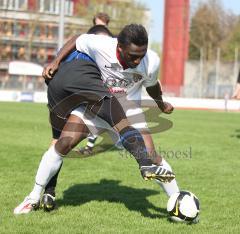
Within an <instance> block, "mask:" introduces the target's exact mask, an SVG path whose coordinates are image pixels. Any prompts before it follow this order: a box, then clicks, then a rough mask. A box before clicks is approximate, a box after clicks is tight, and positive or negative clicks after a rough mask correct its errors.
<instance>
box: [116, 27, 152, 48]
mask: <svg viewBox="0 0 240 234" xmlns="http://www.w3.org/2000/svg"><path fill="white" fill-rule="evenodd" d="M117 39H118V43H119V44H121V45H123V46H127V45H130V44H131V43H133V44H135V45H137V46H142V45H147V44H148V34H147V31H146V29H145V28H144V27H143V26H142V25H141V24H129V25H126V26H125V27H124V28H123V29H122V30H121V32H120V33H119V34H118V37H117Z"/></svg>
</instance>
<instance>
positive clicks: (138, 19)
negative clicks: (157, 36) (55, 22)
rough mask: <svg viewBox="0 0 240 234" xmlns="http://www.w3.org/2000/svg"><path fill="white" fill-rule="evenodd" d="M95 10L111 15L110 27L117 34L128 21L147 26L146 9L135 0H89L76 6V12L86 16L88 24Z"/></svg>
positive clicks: (90, 22)
mask: <svg viewBox="0 0 240 234" xmlns="http://www.w3.org/2000/svg"><path fill="white" fill-rule="evenodd" d="M82 1H83V0H82ZM97 12H105V13H107V14H108V15H109V16H110V17H111V23H110V25H109V26H110V29H111V31H112V32H113V33H115V34H117V33H118V32H119V29H121V28H122V27H123V26H124V25H126V24H129V23H139V24H143V25H145V26H148V25H146V24H148V22H149V16H148V10H147V9H146V7H145V6H144V4H141V3H139V2H137V1H134V0H133V1H111V0H91V1H89V4H81V3H80V2H79V4H78V6H77V14H78V15H79V16H81V17H83V18H86V19H87V21H88V22H89V26H90V25H91V24H92V18H93V16H94V15H95V14H96V13H97Z"/></svg>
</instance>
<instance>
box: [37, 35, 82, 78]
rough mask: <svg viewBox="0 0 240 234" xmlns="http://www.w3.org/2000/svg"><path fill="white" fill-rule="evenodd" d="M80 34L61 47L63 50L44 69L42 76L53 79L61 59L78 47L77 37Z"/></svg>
mask: <svg viewBox="0 0 240 234" xmlns="http://www.w3.org/2000/svg"><path fill="white" fill-rule="evenodd" d="M78 36H79V35H76V36H73V37H72V38H71V39H70V40H68V41H67V42H66V43H65V45H64V46H63V47H62V48H61V50H60V51H59V52H58V54H57V56H56V57H55V59H54V60H53V61H52V62H51V63H50V64H48V65H47V66H46V67H44V69H43V73H42V76H43V78H44V79H52V77H53V75H54V74H55V73H56V71H57V70H58V67H59V64H60V63H61V61H62V60H63V59H64V58H65V57H66V56H67V55H69V54H70V53H71V52H72V51H73V50H75V48H76V39H77V38H78Z"/></svg>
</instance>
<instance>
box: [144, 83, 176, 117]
mask: <svg viewBox="0 0 240 234" xmlns="http://www.w3.org/2000/svg"><path fill="white" fill-rule="evenodd" d="M146 90H147V93H148V94H149V96H150V97H151V98H152V99H154V101H155V102H156V103H157V105H158V108H159V109H160V110H161V111H162V112H163V113H165V114H171V113H172V111H173V109H174V108H173V106H172V105H171V104H170V103H168V102H164V101H163V99H162V89H161V86H160V84H159V82H158V83H157V84H156V85H154V86H150V87H147V88H146Z"/></svg>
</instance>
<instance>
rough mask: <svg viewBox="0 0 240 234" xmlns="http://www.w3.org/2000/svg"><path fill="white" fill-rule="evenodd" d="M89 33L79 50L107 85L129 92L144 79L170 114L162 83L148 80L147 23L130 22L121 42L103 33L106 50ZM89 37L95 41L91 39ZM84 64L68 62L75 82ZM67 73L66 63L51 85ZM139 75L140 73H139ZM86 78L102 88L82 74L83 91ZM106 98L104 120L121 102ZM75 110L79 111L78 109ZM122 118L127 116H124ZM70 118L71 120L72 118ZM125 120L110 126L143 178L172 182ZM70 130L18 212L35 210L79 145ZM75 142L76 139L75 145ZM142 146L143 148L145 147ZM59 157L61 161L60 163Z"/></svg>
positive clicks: (18, 208) (103, 110) (160, 164)
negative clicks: (164, 99)
mask: <svg viewBox="0 0 240 234" xmlns="http://www.w3.org/2000/svg"><path fill="white" fill-rule="evenodd" d="M89 36H91V38H87V37H85V35H83V36H80V37H79V38H78V40H77V44H76V45H77V49H79V50H80V51H81V52H84V53H86V54H87V55H89V56H91V57H92V59H93V60H94V61H95V62H96V64H97V65H98V67H99V69H100V70H101V75H102V79H103V81H104V82H105V85H107V86H108V88H109V89H111V88H115V86H114V87H113V86H111V84H112V82H114V83H117V84H118V88H120V89H123V90H124V91H127V89H128V88H130V87H132V88H134V86H135V85H138V83H139V82H143V83H144V85H145V87H147V91H148V93H149V94H150V96H151V97H153V99H154V100H155V102H156V103H157V105H158V107H159V108H160V109H161V110H162V111H163V112H165V113H170V112H171V111H172V110H173V108H172V106H171V105H170V104H168V103H165V102H163V100H162V96H161V94H162V93H161V89H160V85H159V83H158V82H155V83H153V81H152V80H151V79H147V73H146V71H147V70H146V69H147V67H146V63H147V60H146V59H147V56H145V55H146V52H147V33H146V30H145V29H144V27H143V26H141V25H134V24H132V25H127V26H126V27H124V29H123V30H122V31H121V32H120V34H119V36H118V42H117V40H116V39H113V40H112V41H108V39H109V38H108V37H103V36H99V38H98V40H102V43H104V44H102V45H104V46H103V49H102V50H101V49H100V47H99V48H98V46H99V45H100V44H98V46H96V45H97V44H96V40H95V39H94V37H92V36H94V35H89ZM95 37H96V39H97V36H95ZM89 39H90V40H91V41H89ZM87 41H88V42H89V45H88V43H87ZM92 42H93V44H92ZM79 43H80V44H81V45H80V44H79ZM105 43H108V45H109V47H108V46H105V45H106V44H105ZM90 44H91V45H90ZM114 47H115V50H114ZM98 50H99V52H98ZM114 51H115V53H114ZM64 53H65V52H63V51H62V54H61V53H60V56H59V58H60V60H59V61H61V59H62V58H63V57H64V56H65V55H64ZM67 53H68V52H67ZM61 56H62V57H61ZM59 58H58V59H59ZM81 63H82V64H84V63H83V62H81ZM81 63H79V64H78V62H75V61H74V62H73V63H72V64H70V65H69V64H67V65H66V66H67V68H66V69H67V71H68V72H69V79H70V80H71V79H73V81H75V80H74V79H76V77H75V76H76V71H75V70H73V71H72V72H73V73H70V72H71V68H72V69H73V68H75V67H74V66H76V64H77V65H81ZM68 66H69V67H68ZM91 66H93V64H91ZM69 69H70V70H69ZM76 69H77V70H78V69H79V68H76ZM67 74H68V73H66V70H65V67H64V66H62V67H60V69H59V71H58V72H57V73H56V77H55V79H53V80H52V81H51V82H50V85H51V84H52V83H53V84H54V83H58V85H59V84H61V81H64V80H63V76H64V75H65V76H66V75H67ZM135 74H136V75H137V76H135ZM82 75H83V74H82ZM149 78H151V77H149ZM65 80H68V79H66V78H65ZM86 81H87V83H88V85H87V84H86V86H87V88H90V87H92V85H95V84H98V86H96V87H97V88H100V86H99V84H100V83H99V81H97V82H96V78H94V79H93V81H91V80H89V82H90V85H89V82H88V80H87V79H85V78H83V77H81V79H79V80H78V82H79V84H78V86H79V87H81V88H82V89H83V90H86V87H84V86H83V82H86ZM91 82H92V84H91ZM50 85H49V86H50ZM56 87H57V86H56ZM94 87H95V86H94ZM57 88H58V87H57ZM72 88H75V87H72ZM102 89H104V88H103V87H102ZM102 89H101V90H100V91H101V92H100V91H99V90H97V91H98V94H99V95H100V94H101V95H102ZM50 91H51V92H52V96H50V104H51V102H54V101H56V99H58V96H54V89H50ZM71 91H72V90H71ZM104 93H106V91H105V89H104ZM64 95H65V94H64ZM108 95H109V94H108ZM104 97H105V96H104ZM104 97H103V98H104ZM103 98H101V99H99V101H103V100H104V101H103V102H101V104H102V105H103V108H102V112H103V113H97V114H98V115H99V116H100V117H103V119H104V117H106V115H107V112H108V111H109V110H110V111H111V108H113V109H114V107H115V106H114V105H113V104H117V103H116V98H115V99H114V98H113V101H114V102H112V106H110V109H109V105H106V104H105V102H109V101H108V100H109V99H110V100H112V99H111V96H110V97H109V99H108V98H107V99H103ZM60 100H62V99H61V98H60ZM68 104H71V103H69V102H68ZM75 104H76V103H75ZM80 104H81V103H80ZM118 108H120V107H118ZM92 109H94V108H92ZM92 109H91V110H92ZM54 110H55V109H54ZM57 110H58V111H61V110H62V109H57ZM74 111H75V112H77V111H78V110H77V109H75V110H74ZM58 114H59V112H58ZM118 114H121V112H119V113H118ZM111 115H112V118H114V119H115V120H116V119H117V116H116V113H115V112H114V110H112V111H111ZM107 117H108V118H106V119H104V120H106V121H107V122H108V123H110V122H111V121H108V120H109V113H108V115H107ZM70 119H74V117H73V116H72V115H71V116H70ZM122 119H124V116H123V118H122ZM74 120H76V119H74ZM67 121H69V119H68V120H67ZM116 121H117V120H116ZM73 122H74V123H75V121H73ZM77 123H80V121H79V120H77ZM123 123H124V121H123V122H122V120H119V119H118V121H117V123H116V122H113V123H112V124H110V125H111V126H113V127H115V129H116V130H118V132H119V134H120V135H122V139H123V141H122V143H123V145H124V147H125V148H127V149H128V150H129V151H130V152H131V150H132V153H133V156H134V157H135V158H136V160H137V162H138V163H139V166H140V170H141V173H142V175H143V177H144V178H158V179H160V180H162V181H165V182H169V181H171V180H172V179H173V178H174V174H173V173H172V172H171V171H170V170H168V169H166V168H165V167H164V165H162V160H161V158H160V157H158V159H159V161H158V162H153V160H154V159H153V160H150V159H149V158H146V157H145V155H146V153H145V152H146V148H145V145H143V144H142V141H141V140H142V138H141V137H139V135H137V134H138V132H136V131H134V133H133V134H134V135H135V137H134V141H133V138H131V140H130V141H129V137H130V136H131V137H133V134H132V135H130V136H129V134H125V133H126V131H127V132H129V127H126V126H125V125H124V130H125V129H126V131H122V128H123V126H122V124H123ZM116 125H117V128H116ZM65 126H66V125H65ZM119 128H120V129H119ZM63 130H65V129H63ZM71 130H72V129H71ZM68 132H69V129H68V131H65V132H64V134H63V135H64V136H65V138H61V137H60V138H59V140H58V141H57V143H56V145H55V146H53V147H52V148H50V149H49V150H48V151H47V156H48V157H47V158H46V157H45V156H46V155H44V157H43V159H42V161H41V163H40V167H39V170H40V169H43V168H44V166H43V165H42V164H44V165H45V166H46V165H47V167H46V168H47V170H49V172H47V173H46V172H44V173H42V172H43V170H42V171H41V170H40V171H41V173H39V170H38V173H37V176H36V183H35V186H34V189H33V191H32V192H31V193H30V195H29V196H28V197H27V198H26V199H25V200H24V202H23V203H21V204H20V205H19V206H18V207H16V209H15V210H14V213H15V214H21V213H28V211H27V210H26V209H24V208H25V206H27V208H28V210H29V211H31V210H32V209H33V208H31V206H32V207H34V204H36V203H37V202H39V199H40V194H41V191H42V189H43V188H44V187H45V186H46V184H47V182H48V181H49V179H51V177H52V176H53V175H54V174H55V173H56V172H57V170H58V169H59V166H60V164H61V162H62V159H60V158H61V156H64V155H66V154H67V153H68V152H69V150H71V148H72V147H74V145H75V144H76V140H77V139H75V138H74V137H75V136H76V135H77V134H75V135H71V136H69V137H66V134H67V133H68ZM77 133H78V132H77ZM61 136H62V134H61ZM77 137H79V136H77ZM69 138H70V139H69ZM126 139H127V140H126ZM136 141H137V142H136ZM72 142H74V144H73V143H72ZM136 143H137V144H136ZM139 144H140V145H141V147H140V146H139ZM130 148H131V149H130ZM140 148H141V149H143V150H141V149H140ZM59 151H60V152H59ZM136 152H138V153H139V152H140V153H141V154H140V155H137V153H136ZM48 154H51V155H54V156H53V157H54V159H53V157H49V155H48ZM139 157H140V158H139ZM56 159H57V160H58V161H61V162H56ZM153 163H154V164H153ZM50 164H52V165H50ZM56 164H57V165H56ZM46 168H45V169H46ZM43 177H45V178H43ZM37 181H41V183H39V182H37Z"/></svg>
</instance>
